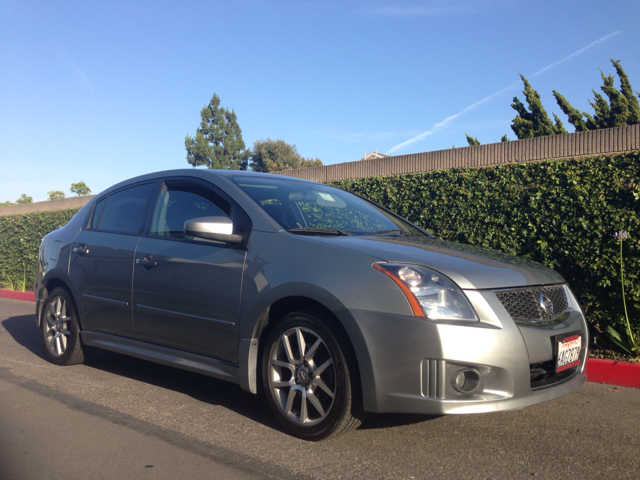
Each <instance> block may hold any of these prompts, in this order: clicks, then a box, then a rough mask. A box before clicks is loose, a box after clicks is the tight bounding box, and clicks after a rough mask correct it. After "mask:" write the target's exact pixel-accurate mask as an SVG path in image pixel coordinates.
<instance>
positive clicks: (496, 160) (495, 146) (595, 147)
mask: <svg viewBox="0 0 640 480" xmlns="http://www.w3.org/2000/svg"><path fill="white" fill-rule="evenodd" d="M639 149H640V125H631V126H628V127H617V128H607V129H602V130H593V131H590V132H576V133H565V134H563V135H552V136H550V137H538V138H528V139H526V140H512V141H510V142H501V143H490V144H487V145H479V146H477V147H462V148H453V149H449V150H438V151H435V152H424V153H414V154H410V155H398V156H394V157H389V158H379V159H375V160H361V161H357V162H345V163H339V164H335V165H326V166H323V167H311V168H301V169H298V170H285V171H283V172H277V173H278V174H280V175H287V176H290V177H298V178H304V179H306V180H313V181H315V182H332V181H337V180H347V179H351V178H363V177H383V176H385V175H401V174H405V173H418V172H429V171H432V170H443V169H449V168H465V167H483V166H490V165H504V164H506V163H513V162H533V161H539V160H547V159H561V158H571V157H583V156H594V155H611V154H615V153H622V152H630V151H633V150H639Z"/></svg>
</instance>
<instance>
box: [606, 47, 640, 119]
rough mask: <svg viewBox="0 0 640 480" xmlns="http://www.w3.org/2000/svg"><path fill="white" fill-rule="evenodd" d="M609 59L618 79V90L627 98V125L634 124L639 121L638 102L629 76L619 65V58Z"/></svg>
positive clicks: (639, 106)
mask: <svg viewBox="0 0 640 480" xmlns="http://www.w3.org/2000/svg"><path fill="white" fill-rule="evenodd" d="M610 60H611V63H612V64H613V67H614V68H615V69H616V73H617V74H618V78H619V79H620V92H621V93H622V95H624V97H625V98H626V99H627V109H628V114H627V125H636V124H638V123H640V104H639V103H638V98H637V97H636V96H635V95H634V94H633V88H631V83H630V82H629V77H627V74H626V73H625V71H624V70H623V69H622V67H621V66H620V60H618V61H615V60H614V59H613V58H611V59H610Z"/></svg>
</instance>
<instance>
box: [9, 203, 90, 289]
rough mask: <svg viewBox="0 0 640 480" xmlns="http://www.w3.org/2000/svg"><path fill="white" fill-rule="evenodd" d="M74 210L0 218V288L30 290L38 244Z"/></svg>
mask: <svg viewBox="0 0 640 480" xmlns="http://www.w3.org/2000/svg"><path fill="white" fill-rule="evenodd" d="M78 210H79V209H78V208H72V209H69V210H56V211H53V212H36V213H25V214H23V215H9V216H4V217H0V284H1V286H2V287H5V288H6V287H7V286H9V285H11V284H13V285H14V286H15V285H20V284H21V283H24V279H25V277H26V290H31V289H32V288H33V280H34V274H35V269H36V262H37V260H38V249H39V248H40V241H41V240H42V237H44V236H45V235H46V234H47V233H49V232H51V231H52V230H54V229H55V228H56V227H57V226H61V225H65V224H66V223H67V222H68V221H69V220H70V219H71V217H73V216H74V215H75V213H76V212H77V211H78Z"/></svg>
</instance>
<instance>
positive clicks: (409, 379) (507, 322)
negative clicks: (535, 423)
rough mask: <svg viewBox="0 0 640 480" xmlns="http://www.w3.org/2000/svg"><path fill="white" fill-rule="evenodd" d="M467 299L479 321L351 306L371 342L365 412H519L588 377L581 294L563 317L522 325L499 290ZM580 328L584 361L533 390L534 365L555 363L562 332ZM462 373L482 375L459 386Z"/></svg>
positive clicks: (363, 365)
mask: <svg viewBox="0 0 640 480" xmlns="http://www.w3.org/2000/svg"><path fill="white" fill-rule="evenodd" d="M467 296H468V298H469V300H470V301H471V303H472V304H473V306H474V308H475V310H476V312H477V313H478V315H479V316H480V319H481V322H480V323H473V324H466V325H461V324H442V323H435V322H431V321H429V320H425V319H423V318H417V317H407V316H401V315H389V314H381V313H377V312H370V311H362V310H358V311H351V314H352V315H353V317H354V318H355V320H356V322H357V324H358V326H359V328H360V332H361V334H362V335H363V337H364V338H363V339H364V343H365V344H366V345H367V352H361V351H357V352H356V353H357V356H358V360H359V364H360V372H361V380H362V387H363V395H364V407H365V410H367V411H370V412H378V413H383V412H398V413H400V412H402V413H424V414H431V415H438V414H450V413H481V412H492V411H502V410H513V409H519V408H523V407H526V406H529V405H534V404H537V403H542V402H545V401H548V400H552V399H554V398H558V397H560V396H563V395H566V394H567V393H570V392H571V391H573V390H575V389H576V388H578V387H579V386H580V385H582V384H583V383H584V382H585V380H586V373H585V371H584V370H585V360H586V353H587V352H586V345H587V344H588V338H587V335H588V333H587V327H586V323H585V320H584V316H583V315H582V312H581V311H580V309H579V307H578V306H577V302H576V301H575V298H573V297H572V296H571V297H572V303H573V305H574V310H573V311H572V312H571V313H570V314H569V315H568V316H567V317H566V318H564V319H563V320H562V322H560V323H556V324H554V325H547V326H523V325H517V324H516V323H514V322H513V321H512V320H511V317H510V316H509V315H508V313H507V312H506V310H505V309H504V307H503V306H502V304H501V303H500V301H499V300H498V299H497V297H496V296H495V293H493V292H492V291H476V292H473V293H472V294H470V293H469V292H467ZM574 332H575V333H578V334H580V335H581V336H582V351H581V352H580V363H579V365H578V366H577V367H576V368H574V369H572V370H571V371H570V372H569V373H568V374H565V375H564V376H560V377H559V378H558V379H557V380H554V379H553V378H552V379H551V381H550V384H546V385H544V386H541V387H537V388H536V387H532V378H533V377H532V371H533V370H534V368H533V367H535V366H539V365H541V364H545V362H546V363H547V364H549V363H553V364H554V365H555V363H554V362H555V358H556V352H555V345H556V343H555V339H556V337H558V336H560V337H561V336H562V335H564V334H569V333H574ZM356 350H357V349H356ZM363 355H365V358H363ZM463 371H464V372H469V374H470V375H469V376H468V377H467V378H471V379H472V380H474V379H475V380H474V381H476V383H477V386H476V387H475V388H466V391H465V388H464V387H463V388H462V389H461V388H460V386H461V382H456V378H457V377H458V376H459V375H460V372H463ZM462 383H464V382H462ZM470 385H471V386H473V382H471V383H470ZM534 385H540V383H536V384H534Z"/></svg>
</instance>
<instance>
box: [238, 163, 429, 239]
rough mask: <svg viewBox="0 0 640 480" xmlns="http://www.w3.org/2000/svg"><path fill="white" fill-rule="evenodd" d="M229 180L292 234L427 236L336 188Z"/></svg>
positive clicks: (273, 180) (245, 178)
mask: <svg viewBox="0 0 640 480" xmlns="http://www.w3.org/2000/svg"><path fill="white" fill-rule="evenodd" d="M227 178H229V179H230V180H232V181H233V182H234V183H235V184H236V185H238V186H239V187H240V188H241V189H242V190H244V191H245V193H247V195H249V196H250V197H251V198H252V199H253V200H254V201H255V202H256V203H257V204H258V205H260V206H261V207H262V208H263V210H264V211H265V212H267V213H268V214H269V215H270V216H271V218H273V219H274V220H275V221H276V222H278V223H279V224H280V225H281V226H282V227H283V228H284V229H286V230H288V231H291V232H292V233H299V234H323V233H324V234H339V235H367V234H369V235H370V234H374V233H380V234H390V235H392V234H397V235H410V236H413V235H419V236H424V234H423V233H422V232H420V231H419V230H417V229H416V228H415V227H413V226H411V225H410V224H408V223H406V222H405V221H403V220H401V219H400V218H397V217H395V216H394V215H391V214H390V213H388V212H386V211H384V210H383V209H381V208H379V207H377V206H375V205H373V204H372V203H369V202H367V201H366V200H364V199H362V198H360V197H357V196H355V195H352V194H350V193H348V192H345V191H343V190H339V189H337V188H333V187H327V186H326V185H322V184H319V183H306V182H300V181H296V180H285V179H281V178H276V177H274V178H268V177H267V178H265V177H250V176H240V175H238V176H228V177H227Z"/></svg>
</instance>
